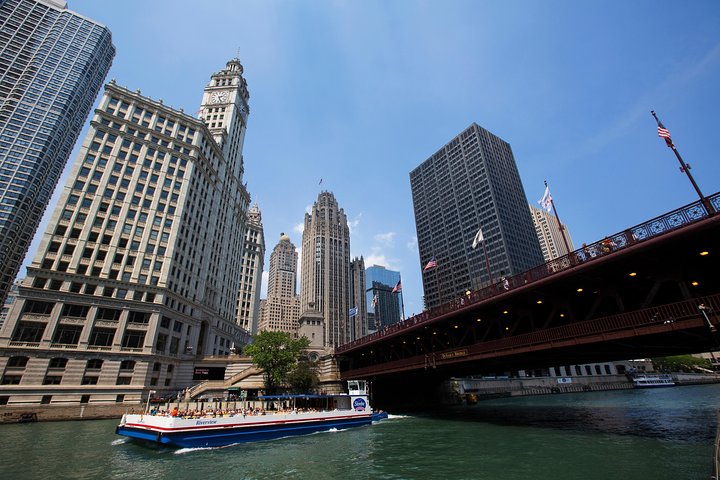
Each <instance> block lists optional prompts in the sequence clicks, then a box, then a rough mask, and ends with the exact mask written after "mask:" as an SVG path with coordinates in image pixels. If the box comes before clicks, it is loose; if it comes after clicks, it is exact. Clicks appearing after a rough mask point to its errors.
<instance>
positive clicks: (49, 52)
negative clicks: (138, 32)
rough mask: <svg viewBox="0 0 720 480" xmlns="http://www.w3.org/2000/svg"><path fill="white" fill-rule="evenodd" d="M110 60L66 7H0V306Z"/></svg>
mask: <svg viewBox="0 0 720 480" xmlns="http://www.w3.org/2000/svg"><path fill="white" fill-rule="evenodd" d="M114 56H115V47H113V45H112V39H111V37H110V31H109V30H108V29H107V28H106V27H104V26H102V25H100V24H98V23H96V22H94V21H92V20H90V19H88V18H85V17H83V16H81V15H78V14H76V13H74V12H71V11H70V10H68V9H67V6H66V3H65V2H61V1H53V0H44V1H43V0H3V1H0V305H1V304H2V303H3V301H4V300H5V296H6V295H7V292H8V290H9V289H10V286H11V285H12V283H13V281H14V280H15V277H16V276H17V274H18V272H19V270H20V265H21V264H22V261H23V259H24V258H25V254H26V253H27V251H28V248H29V247H30V242H31V241H32V238H33V235H34V234H35V231H36V230H37V228H38V226H39V224H40V220H41V219H42V215H43V212H44V211H45V208H46V207H47V205H48V202H49V201H50V197H51V196H52V193H53V190H54V189H55V186H56V185H57V182H58V180H59V178H60V174H61V173H62V171H63V169H64V168H65V164H66V162H67V160H68V157H69V156H70V152H71V151H72V148H73V145H75V142H76V141H77V139H78V136H79V135H80V130H81V129H82V127H83V124H84V123H85V119H86V118H87V117H88V114H89V113H90V109H91V108H92V105H93V102H94V101H95V98H96V97H97V94H98V91H99V90H100V86H101V85H102V82H103V79H104V78H105V76H106V75H107V73H108V70H109V69H110V64H111V63H112V60H113V57H114Z"/></svg>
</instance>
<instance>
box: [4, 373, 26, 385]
mask: <svg viewBox="0 0 720 480" xmlns="http://www.w3.org/2000/svg"><path fill="white" fill-rule="evenodd" d="M20 380H22V375H3V377H2V381H0V385H18V384H19V383H20Z"/></svg>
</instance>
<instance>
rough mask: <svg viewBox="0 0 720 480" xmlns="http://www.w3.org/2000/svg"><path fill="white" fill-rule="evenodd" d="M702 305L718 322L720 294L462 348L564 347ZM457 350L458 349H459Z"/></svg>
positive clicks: (690, 312)
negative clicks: (717, 313)
mask: <svg viewBox="0 0 720 480" xmlns="http://www.w3.org/2000/svg"><path fill="white" fill-rule="evenodd" d="M701 304H704V305H705V307H706V308H707V310H708V311H710V312H712V314H713V317H712V320H714V321H715V324H717V316H716V312H720V294H714V295H708V296H705V297H700V298H694V299H690V300H683V301H681V302H677V303H672V304H668V305H662V306H659V307H652V308H647V309H644V310H638V311H634V312H628V313H620V314H615V315H610V316H607V317H603V318H597V319H593V320H586V321H583V322H579V323H575V324H570V325H565V326H561V327H553V328H549V329H547V330H540V331H537V332H530V333H523V334H520V335H514V336H509V337H506V338H499V339H496V340H491V341H487V342H481V343H477V344H475V345H472V346H468V347H462V348H463V349H464V350H466V351H465V352H464V353H463V355H461V356H462V357H463V358H465V359H467V358H470V357H469V356H477V355H488V354H489V355H492V354H493V353H500V354H501V353H502V352H507V351H518V350H520V349H522V348H528V347H530V348H533V349H537V348H541V346H542V345H545V346H551V347H559V346H563V345H562V344H565V345H567V344H568V342H572V343H577V342H578V340H580V339H583V338H588V337H591V336H597V335H608V334H610V335H611V334H612V333H613V332H622V331H627V330H628V329H639V328H643V327H649V326H653V325H662V326H667V327H669V328H673V326H672V325H671V324H674V323H675V322H681V321H683V320H687V319H693V318H697V317H698V315H700V308H699V306H700V305H701ZM715 328H717V327H715ZM455 350H457V348H456V349H455ZM443 353H444V352H442V351H440V352H428V353H425V354H418V355H415V356H412V357H408V358H401V359H398V360H391V361H389V362H384V363H382V364H376V365H371V366H367V367H359V368H358V369H357V370H356V371H354V372H353V374H354V375H357V376H358V377H357V378H363V377H364V376H366V375H367V374H368V373H369V372H373V373H378V372H379V371H382V370H385V371H387V370H395V371H397V370H398V369H412V368H426V369H427V368H435V367H436V366H437V363H438V362H442V361H443V360H448V359H454V358H456V357H455V356H450V357H444V355H443Z"/></svg>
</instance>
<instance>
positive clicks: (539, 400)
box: [0, 385, 720, 480]
mask: <svg viewBox="0 0 720 480" xmlns="http://www.w3.org/2000/svg"><path fill="white" fill-rule="evenodd" d="M718 408H720V385H703V386H688V387H673V388H665V389H649V390H626V391H616V392H595V393H583V394H564V395H547V396H538V397H524V398H514V399H502V400H492V401H485V402H480V403H478V404H477V405H475V406H468V407H455V408H449V409H443V410H439V411H437V412H413V413H401V412H398V413H397V414H393V415H391V416H390V418H389V419H388V420H385V421H382V422H378V423H376V424H374V425H372V426H369V427H361V428H355V429H349V430H345V431H330V432H321V433H316V434H313V435H308V436H304V437H292V438H284V439H279V440H273V441H267V442H258V443H246V444H241V445H233V446H228V447H223V448H214V449H180V450H178V449H169V448H157V447H156V448H150V447H148V446H145V445H140V444H135V443H133V442H129V441H127V440H126V439H124V438H121V437H118V436H116V435H115V434H114V427H115V425H116V423H117V421H114V420H95V421H73V422H48V423H36V424H25V425H3V426H0V442H1V443H0V445H1V447H0V479H2V480H15V479H17V480H22V479H65V478H67V479H143V480H151V479H174V480H180V479H275V478H283V479H318V480H320V479H348V480H349V479H375V478H377V479H443V480H461V479H583V480H592V479H598V480H600V479H603V480H604V479H619V480H634V479H637V480H647V479H652V480H662V479H668V480H670V479H672V480H677V479H708V478H710V473H711V460H712V453H713V441H714V437H715V431H716V422H717V420H716V418H717V413H716V412H717V410H718Z"/></svg>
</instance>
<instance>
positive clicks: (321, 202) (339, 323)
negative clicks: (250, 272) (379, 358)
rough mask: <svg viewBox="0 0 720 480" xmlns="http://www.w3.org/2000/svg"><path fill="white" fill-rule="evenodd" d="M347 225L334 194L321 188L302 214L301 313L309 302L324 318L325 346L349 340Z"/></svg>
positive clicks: (345, 217)
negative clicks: (309, 207) (303, 219)
mask: <svg viewBox="0 0 720 480" xmlns="http://www.w3.org/2000/svg"><path fill="white" fill-rule="evenodd" d="M349 303H350V228H349V227H348V223H347V216H346V215H345V212H344V211H343V209H342V208H340V207H338V203H337V200H335V196H334V195H333V194H332V193H330V192H321V193H320V194H319V195H318V199H317V201H316V202H315V204H314V205H313V207H312V211H311V213H306V214H305V228H304V231H303V239H302V269H301V280H300V308H301V313H302V311H304V309H306V308H308V307H309V305H310V304H312V305H314V308H315V309H316V310H317V311H319V312H320V313H322V315H323V318H324V320H325V339H324V341H325V346H326V347H334V346H337V345H342V344H344V343H346V342H347V341H348V340H349V336H350V335H349V332H350V329H349V328H350V327H349V324H348V312H349V309H350V307H351V305H349Z"/></svg>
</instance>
